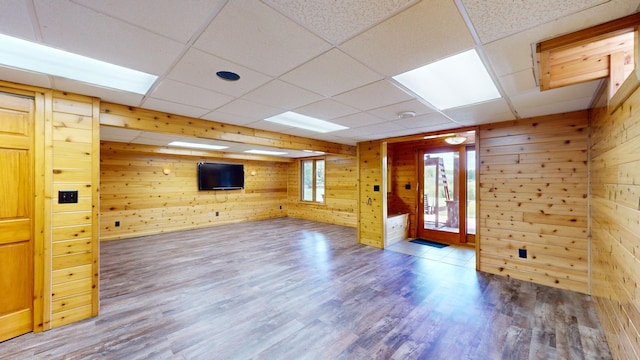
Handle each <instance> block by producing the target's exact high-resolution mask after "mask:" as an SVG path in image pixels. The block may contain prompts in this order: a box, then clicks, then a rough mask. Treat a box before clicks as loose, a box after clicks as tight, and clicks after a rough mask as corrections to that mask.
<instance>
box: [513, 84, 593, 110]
mask: <svg viewBox="0 0 640 360" xmlns="http://www.w3.org/2000/svg"><path fill="white" fill-rule="evenodd" d="M600 83H601V80H596V81H591V82H588V83H583V84H578V85H571V86H565V87H562V88H557V89H552V90H547V91H542V92H539V91H537V90H534V91H531V92H528V93H525V94H521V95H517V96H512V97H511V103H512V104H513V107H514V108H515V110H516V111H517V112H518V115H520V117H532V116H542V115H549V114H553V113H562V112H569V111H575V110H582V109H587V108H588V107H589V104H590V103H591V100H592V99H593V96H594V94H595V92H596V90H597V88H598V86H599V85H600Z"/></svg>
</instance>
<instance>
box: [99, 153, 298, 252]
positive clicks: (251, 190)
mask: <svg viewBox="0 0 640 360" xmlns="http://www.w3.org/2000/svg"><path fill="white" fill-rule="evenodd" d="M151 148H153V147H148V146H136V145H128V144H124V143H113V142H103V143H102V144H101V151H100V154H101V159H100V162H101V165H100V174H101V178H100V220H101V224H100V238H101V240H113V239H124V238H132V237H137V236H143V235H151V234H158V233H164V232H171V231H179V230H187V229H196V228H202V227H209V226H217V225H223V224H229V223H235V222H241V221H253V220H262V219H271V218H278V217H285V216H287V167H288V163H285V162H267V161H253V160H232V159H223V158H215V157H202V156H186V155H163V154H157V153H153V152H151V151H148V150H149V149H151ZM200 161H206V162H227V163H243V164H244V171H245V188H244V189H243V190H227V191H225V190H217V191H198V183H197V163H198V162H200ZM163 169H169V170H170V173H169V174H168V175H164V174H163ZM251 172H255V176H252V175H251ZM216 213H218V216H216ZM116 221H119V222H120V226H117V227H116V226H115V223H116Z"/></svg>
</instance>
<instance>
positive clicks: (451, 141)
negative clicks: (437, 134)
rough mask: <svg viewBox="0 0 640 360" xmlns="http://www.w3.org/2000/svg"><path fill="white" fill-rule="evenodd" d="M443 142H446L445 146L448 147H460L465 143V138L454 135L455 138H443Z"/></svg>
mask: <svg viewBox="0 0 640 360" xmlns="http://www.w3.org/2000/svg"><path fill="white" fill-rule="evenodd" d="M444 141H446V142H447V144H450V145H460V144H462V143H463V142H465V141H467V138H466V137H464V136H460V135H457V134H456V135H455V136H452V137H448V138H445V139H444Z"/></svg>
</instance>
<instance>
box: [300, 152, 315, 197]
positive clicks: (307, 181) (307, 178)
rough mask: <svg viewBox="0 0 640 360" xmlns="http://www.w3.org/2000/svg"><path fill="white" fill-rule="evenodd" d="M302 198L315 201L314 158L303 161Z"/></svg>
mask: <svg viewBox="0 0 640 360" xmlns="http://www.w3.org/2000/svg"><path fill="white" fill-rule="evenodd" d="M302 200H304V201H313V160H303V161H302Z"/></svg>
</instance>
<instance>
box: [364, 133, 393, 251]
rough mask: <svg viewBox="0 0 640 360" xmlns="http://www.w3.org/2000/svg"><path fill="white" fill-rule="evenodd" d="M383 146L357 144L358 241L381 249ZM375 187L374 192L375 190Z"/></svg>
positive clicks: (384, 206) (384, 203)
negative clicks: (358, 179)
mask: <svg viewBox="0 0 640 360" xmlns="http://www.w3.org/2000/svg"><path fill="white" fill-rule="evenodd" d="M386 152H387V144H386V143H382V142H380V141H367V142H361V143H358V172H359V177H360V189H359V192H360V194H359V199H358V207H359V209H358V214H359V216H358V217H359V221H358V241H359V242H360V243H361V244H365V245H369V246H374V247H377V248H381V249H383V248H384V245H385V244H384V235H385V230H386V229H385V220H386V213H387V189H386V183H387V181H386V180H384V178H385V177H386V176H387V164H386V162H387V153H386ZM376 186H377V187H378V189H377V190H376V189H375V187H376Z"/></svg>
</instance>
